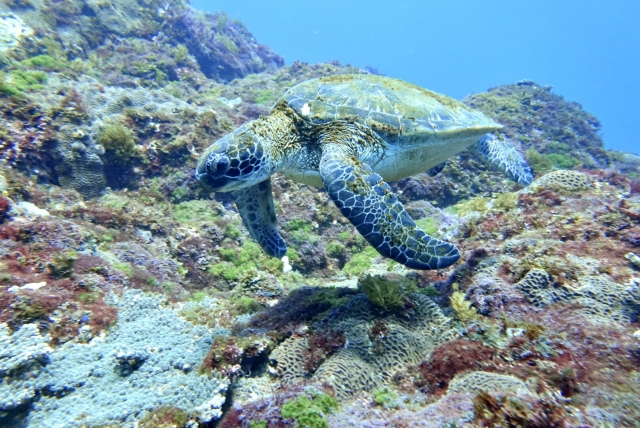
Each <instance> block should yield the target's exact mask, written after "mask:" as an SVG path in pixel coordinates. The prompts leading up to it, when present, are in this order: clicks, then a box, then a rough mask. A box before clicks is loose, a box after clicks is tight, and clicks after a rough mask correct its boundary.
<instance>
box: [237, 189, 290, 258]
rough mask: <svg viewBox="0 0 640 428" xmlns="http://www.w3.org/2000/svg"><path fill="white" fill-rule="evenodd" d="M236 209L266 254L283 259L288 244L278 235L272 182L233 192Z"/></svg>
mask: <svg viewBox="0 0 640 428" xmlns="http://www.w3.org/2000/svg"><path fill="white" fill-rule="evenodd" d="M233 195H234V196H235V199H236V207H238V212H239V213H240V217H242V220H243V221H244V225H245V226H246V227H247V229H249V233H250V234H251V237H252V238H253V239H254V240H256V241H257V242H258V244H260V246H261V247H262V249H263V250H264V251H265V253H267V254H269V255H270V256H273V257H277V258H279V259H281V258H282V257H284V255H285V254H286V252H287V244H286V243H285V242H284V239H282V237H281V236H280V234H279V233H278V229H276V224H277V223H278V220H277V218H276V209H275V207H274V206H273V193H272V191H271V180H265V181H262V182H260V183H258V184H255V185H253V186H251V187H247V188H245V189H242V190H236V191H235V192H233Z"/></svg>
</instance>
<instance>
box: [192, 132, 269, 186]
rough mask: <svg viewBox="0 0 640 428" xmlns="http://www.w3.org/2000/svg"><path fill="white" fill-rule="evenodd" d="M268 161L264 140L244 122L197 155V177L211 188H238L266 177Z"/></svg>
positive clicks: (267, 176) (251, 184) (201, 182)
mask: <svg viewBox="0 0 640 428" xmlns="http://www.w3.org/2000/svg"><path fill="white" fill-rule="evenodd" d="M268 164H269V162H267V159H266V153H265V150H264V144H263V142H262V141H261V139H260V138H259V137H258V136H256V135H255V134H254V132H253V131H252V130H250V129H249V128H247V126H246V125H243V126H241V127H240V128H238V129H236V130H235V131H233V132H231V133H229V134H227V135H225V136H224V137H222V138H221V139H219V140H218V141H216V142H215V143H213V144H212V145H210V146H209V147H208V148H207V149H206V150H205V151H204V152H203V153H202V155H200V158H199V159H198V165H197V166H196V180H198V181H199V182H200V184H201V185H202V186H203V187H204V188H205V189H207V190H209V191H211V192H229V191H233V190H240V189H244V188H246V187H249V186H253V185H254V184H256V183H259V182H261V181H264V180H266V179H267V178H269V176H270V175H271V174H272V173H273V170H272V168H270V166H269V165H268Z"/></svg>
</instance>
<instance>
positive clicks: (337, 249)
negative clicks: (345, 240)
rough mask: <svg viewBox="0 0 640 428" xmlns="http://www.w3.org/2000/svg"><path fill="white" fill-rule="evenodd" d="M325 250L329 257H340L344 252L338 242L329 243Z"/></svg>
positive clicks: (342, 246)
mask: <svg viewBox="0 0 640 428" xmlns="http://www.w3.org/2000/svg"><path fill="white" fill-rule="evenodd" d="M325 248H326V250H327V254H329V256H330V257H340V256H341V255H342V252H343V251H344V248H345V246H344V245H342V244H341V243H339V242H336V241H331V242H329V243H328V244H327V246H326V247H325Z"/></svg>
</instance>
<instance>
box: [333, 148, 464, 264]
mask: <svg viewBox="0 0 640 428" xmlns="http://www.w3.org/2000/svg"><path fill="white" fill-rule="evenodd" d="M320 175H321V176H322V181H323V183H324V186H325V188H326V189H327V192H328V193H329V196H330V197H331V199H332V200H333V202H335V204H336V205H337V207H338V208H339V209H340V211H341V212H342V214H343V215H344V216H345V217H347V218H348V219H349V221H350V222H351V223H352V224H353V225H354V226H355V227H356V229H357V230H358V232H360V234H362V236H363V237H364V238H365V239H366V240H367V241H368V242H369V244H371V245H372V246H373V248H375V249H376V250H377V251H378V252H379V253H380V254H382V255H383V256H385V257H389V258H390V259H393V260H395V261H396V262H398V263H401V264H403V265H405V266H407V267H410V268H413V269H437V268H444V267H447V266H449V265H451V264H453V263H455V261H456V260H458V258H460V252H459V251H458V249H457V248H456V247H455V246H454V245H453V244H450V243H448V242H444V241H441V240H439V239H436V238H432V237H430V236H429V235H427V234H426V233H424V231H422V230H421V229H420V228H418V227H417V226H416V223H415V222H414V221H413V220H412V219H411V217H410V216H409V214H407V212H406V211H405V210H404V207H403V206H402V204H401V203H400V201H398V198H397V197H396V196H395V195H394V194H393V192H392V191H391V188H390V187H389V185H388V184H387V183H385V182H384V181H383V180H382V177H381V176H380V175H378V174H376V173H374V172H373V171H372V170H371V168H370V167H369V166H368V165H367V164H364V163H362V162H360V161H358V160H357V158H356V157H355V156H354V155H353V154H352V153H348V150H345V148H344V147H342V146H339V145H337V144H326V145H325V146H324V148H323V153H322V159H321V161H320Z"/></svg>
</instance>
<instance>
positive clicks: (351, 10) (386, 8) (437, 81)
mask: <svg viewBox="0 0 640 428" xmlns="http://www.w3.org/2000/svg"><path fill="white" fill-rule="evenodd" d="M191 3H192V5H193V6H194V7H196V8H198V9H202V10H207V11H211V12H213V11H216V10H217V11H224V12H226V13H228V14H229V16H230V17H231V18H232V19H239V20H241V21H242V22H243V23H244V24H245V25H246V26H247V28H248V29H249V30H250V31H251V32H252V33H253V34H254V36H255V37H256V38H257V39H258V41H259V42H260V43H264V44H266V45H268V46H270V47H271V48H272V49H273V50H274V51H275V52H277V53H278V54H280V55H283V56H284V57H285V59H286V61H287V63H289V64H290V63H291V62H293V61H294V60H301V61H305V62H309V63H316V62H322V61H330V60H339V61H340V62H342V63H349V64H351V65H355V66H358V67H365V66H370V67H374V68H376V69H378V70H379V71H380V72H381V73H383V74H386V75H389V76H393V77H398V78H401V79H404V80H408V81H411V82H413V83H416V84H418V85H420V86H423V87H426V88H429V89H433V90H435V91H438V92H442V93H445V94H447V95H450V96H453V97H456V98H463V97H464V96H466V95H468V94H469V93H472V92H483V91H485V90H487V89H488V88H490V87H493V86H497V85H501V84H506V83H513V82H516V81H518V80H522V79H531V80H533V81H535V82H537V83H539V84H542V85H551V86H553V87H554V91H555V92H556V93H558V94H560V95H563V96H564V97H565V98H566V99H567V100H571V101H576V102H578V103H580V104H582V106H583V107H584V108H585V109H586V110H587V111H589V112H590V113H592V114H594V115H595V116H596V117H598V119H600V121H601V123H602V131H603V139H604V141H605V146H606V148H608V149H613V150H623V151H631V152H634V153H638V152H640V150H639V149H638V142H637V141H638V137H637V136H638V134H640V121H638V118H639V117H640V103H639V102H638V100H639V99H640V84H638V82H640V29H639V28H640V27H639V26H638V23H639V22H640V2H638V1H636V0H620V1H616V2H602V1H597V0H571V1H562V2H558V1H553V0H541V1H536V2H514V1H509V0H490V1H483V2H470V1H465V0H430V1H421V0H399V1H393V2H390V1H385V0H370V1H367V2H362V1H343V0H326V1H323V2H302V1H296V0H245V1H240V2H239V1H236V0H219V1H216V2H209V1H205V0H192V2H191Z"/></svg>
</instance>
